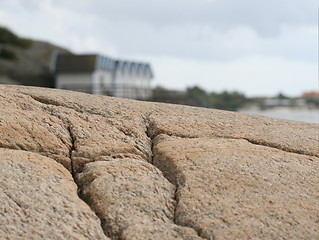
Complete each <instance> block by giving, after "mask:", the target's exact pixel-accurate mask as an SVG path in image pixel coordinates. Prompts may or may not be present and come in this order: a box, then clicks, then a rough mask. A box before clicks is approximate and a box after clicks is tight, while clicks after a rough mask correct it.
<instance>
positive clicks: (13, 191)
mask: <svg viewBox="0 0 319 240" xmlns="http://www.w3.org/2000/svg"><path fill="white" fill-rule="evenodd" d="M0 113H1V114H0V136H1V137H0V165H1V166H0V172H1V173H0V188H1V191H0V236H1V237H2V238H3V239H127V240H129V239H161V240H162V239H214V240H219V239H319V231H318V229H319V215H318V212H319V195H318V193H319V174H318V173H319V140H318V131H319V130H318V127H319V125H318V124H310V123H303V122H296V121H287V120H279V119H272V118H267V117H262V116H254V115H247V114H242V113H235V112H227V111H221V110H213V109H204V108H195V107H186V106H180V105H171V104H161V103H150V102H139V101H134V100H127V99H119V98H112V97H106V96H96V95H88V94H83V93H76V92H70V91H63V90H56V89H45V88H32V87H19V86H6V85H0Z"/></svg>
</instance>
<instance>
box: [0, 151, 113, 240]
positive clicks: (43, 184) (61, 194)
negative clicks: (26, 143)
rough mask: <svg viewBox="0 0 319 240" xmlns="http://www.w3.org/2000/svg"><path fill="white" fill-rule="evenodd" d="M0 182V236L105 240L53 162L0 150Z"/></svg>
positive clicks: (65, 173)
mask: <svg viewBox="0 0 319 240" xmlns="http://www.w3.org/2000/svg"><path fill="white" fill-rule="evenodd" d="M0 183H1V184H0V202H1V205H0V236H1V239H21V240H22V239H83V240H84V239H108V238H107V237H106V236H105V235H104V233H103V231H102V229H101V226H100V221H99V219H98V218H97V217H96V215H95V214H94V213H93V212H92V211H91V209H90V208H89V207H88V206H87V205H86V204H85V203H84V202H83V201H82V200H81V199H80V198H79V197H78V195H77V186H76V184H75V183H74V182H73V178H72V176H71V174H70V173H69V172H68V171H67V170H66V169H65V168H64V167H63V166H62V165H60V164H58V163H56V162H55V161H54V160H52V159H50V158H47V157H44V156H41V155H39V154H36V153H30V152H25V151H21V150H10V149H0Z"/></svg>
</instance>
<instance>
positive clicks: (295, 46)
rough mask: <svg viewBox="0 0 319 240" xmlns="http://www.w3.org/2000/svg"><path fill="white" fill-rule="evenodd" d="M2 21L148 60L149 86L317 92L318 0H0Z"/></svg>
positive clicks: (73, 45)
mask: <svg viewBox="0 0 319 240" xmlns="http://www.w3.org/2000/svg"><path fill="white" fill-rule="evenodd" d="M0 25H3V26H6V27H8V28H10V29H11V30H13V31H14V32H16V33H17V34H19V35H21V36H24V37H29V38H35V39H40V40H44V41H49V42H51V43H53V44H57V45H59V46H62V47H65V48H68V49H69V50H71V51H73V52H74V53H98V54H103V55H106V56H110V57H114V58H122V59H127V60H135V61H143V62H150V63H151V65H152V68H153V71H154V75H155V78H154V80H153V83H152V85H153V86H154V87H155V86H162V87H166V88H169V89H175V90H184V89H186V88H187V87H192V86H195V85H196V86H199V87H201V88H203V89H205V90H206V91H209V92H212V91H213V92H220V91H224V90H227V91H240V92H242V93H244V94H246V95H248V96H273V95H276V94H279V93H283V94H286V95H288V96H298V95H300V94H301V93H302V92H304V91H313V90H315V91H318V1H317V0H241V1H239V0H116V1H114V0H113V1H111V0H1V1H0Z"/></svg>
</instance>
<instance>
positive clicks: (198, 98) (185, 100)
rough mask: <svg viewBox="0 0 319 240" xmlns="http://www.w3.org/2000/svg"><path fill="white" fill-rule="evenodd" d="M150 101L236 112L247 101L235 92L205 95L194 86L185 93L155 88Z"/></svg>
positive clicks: (205, 93)
mask: <svg viewBox="0 0 319 240" xmlns="http://www.w3.org/2000/svg"><path fill="white" fill-rule="evenodd" d="M150 101H155V102H165V103H174V104H183V105H191V106H198V107H206V108H217V109H224V110H230V111H236V110H238V109H239V108H241V107H243V106H244V104H246V103H247V101H248V99H247V98H246V97H245V95H244V94H242V93H239V92H236V91H234V92H228V91H223V92H221V93H215V92H211V93H207V92H206V91H205V90H203V89H201V88H200V87H197V86H194V87H190V88H187V90H186V92H178V91H171V90H167V89H165V88H163V87H156V88H155V89H154V90H153V97H152V98H151V99H150Z"/></svg>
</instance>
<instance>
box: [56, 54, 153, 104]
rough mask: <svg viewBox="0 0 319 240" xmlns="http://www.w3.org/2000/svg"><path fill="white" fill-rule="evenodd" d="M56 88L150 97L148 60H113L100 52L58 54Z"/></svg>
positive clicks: (136, 97) (134, 97)
mask: <svg viewBox="0 0 319 240" xmlns="http://www.w3.org/2000/svg"><path fill="white" fill-rule="evenodd" d="M55 74H56V88H59V89H67V90H73V91H79V92H86V93H92V94H100V95H109V96H114V97H122V98H131V99H147V98H149V97H151V94H152V91H151V86H150V82H151V80H152V78H153V72H152V69H151V66H150V64H148V63H140V62H134V61H122V60H116V59H112V58H109V57H105V56H101V55H71V54H63V55H58V56H57V57H56V60H55Z"/></svg>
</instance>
